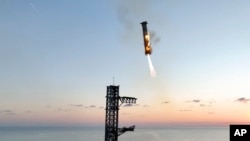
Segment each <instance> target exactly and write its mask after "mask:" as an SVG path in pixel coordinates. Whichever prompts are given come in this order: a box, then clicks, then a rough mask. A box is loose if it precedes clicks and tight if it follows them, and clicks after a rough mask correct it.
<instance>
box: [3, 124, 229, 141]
mask: <svg viewBox="0 0 250 141" xmlns="http://www.w3.org/2000/svg"><path fill="white" fill-rule="evenodd" d="M118 140H119V141H229V127H166V128H137V127H136V129H135V131H134V132H126V133H124V134H122V135H121V136H119V138H118ZM0 141H104V128H101V127H0Z"/></svg>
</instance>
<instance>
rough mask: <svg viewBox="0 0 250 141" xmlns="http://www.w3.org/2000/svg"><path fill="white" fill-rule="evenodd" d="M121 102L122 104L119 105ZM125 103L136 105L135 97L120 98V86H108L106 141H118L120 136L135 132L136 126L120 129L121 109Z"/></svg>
mask: <svg viewBox="0 0 250 141" xmlns="http://www.w3.org/2000/svg"><path fill="white" fill-rule="evenodd" d="M119 102H121V103H120V104H119ZM123 103H131V104H134V103H136V98H134V97H120V96H119V86H115V85H110V86H107V95H106V117H105V141H118V136H120V135H121V134H123V133H124V132H126V131H134V128H135V125H133V126H130V127H123V128H118V124H119V107H120V106H121V105H122V104H123Z"/></svg>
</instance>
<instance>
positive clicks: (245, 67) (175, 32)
mask: <svg viewBox="0 0 250 141" xmlns="http://www.w3.org/2000/svg"><path fill="white" fill-rule="evenodd" d="M249 13H250V2H249V1H246V0H238V1H234V0H210V1H201V0H189V1H186V0H176V1H171V0H126V1H122V0H120V1H119V0H118V1H114V0H107V1H99V0H84V1H82V0H74V1H70V0H53V1H50V0H22V1H19V0H1V1H0V21H1V22H0V31H1V32H0V70H1V71H0V72H1V73H0V125H2V126H33V125H39V126H42V125H46V126H47V125H87V126H93V125H102V126H104V121H105V102H106V97H105V96H106V87H107V86H109V85H113V84H114V85H119V88H120V96H129V97H136V98H137V104H134V105H126V104H123V105H121V107H120V110H119V113H120V117H119V118H120V119H119V120H120V125H127V124H129V125H130V124H131V125H132V124H136V125H184V124H188V125H197V124H198V125H200V124H205V125H229V124H233V123H249V122H250V111H249V108H250V87H249V84H250V64H249V62H250V55H249V54H250V42H249V36H250V26H249V25H250V14H249ZM142 21H147V22H148V30H149V33H150V35H151V46H152V49H153V52H152V54H151V56H150V57H151V59H152V63H153V65H154V68H155V70H156V76H155V77H151V76H150V71H149V66H148V62H147V57H146V56H145V54H144V46H143V37H142V28H141V25H140V23H141V22H142Z"/></svg>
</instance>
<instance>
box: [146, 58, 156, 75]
mask: <svg viewBox="0 0 250 141" xmlns="http://www.w3.org/2000/svg"><path fill="white" fill-rule="evenodd" d="M147 57H148V64H149V70H150V75H151V77H155V76H156V71H155V69H154V66H153V64H152V61H151V58H150V55H149V54H147Z"/></svg>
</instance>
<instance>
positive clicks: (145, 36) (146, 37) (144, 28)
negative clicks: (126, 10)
mask: <svg viewBox="0 0 250 141" xmlns="http://www.w3.org/2000/svg"><path fill="white" fill-rule="evenodd" d="M147 24H148V23H147V21H144V22H141V25H142V33H143V39H144V49H145V55H148V54H149V55H150V54H151V53H152V48H151V46H150V36H149V33H148V29H147Z"/></svg>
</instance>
